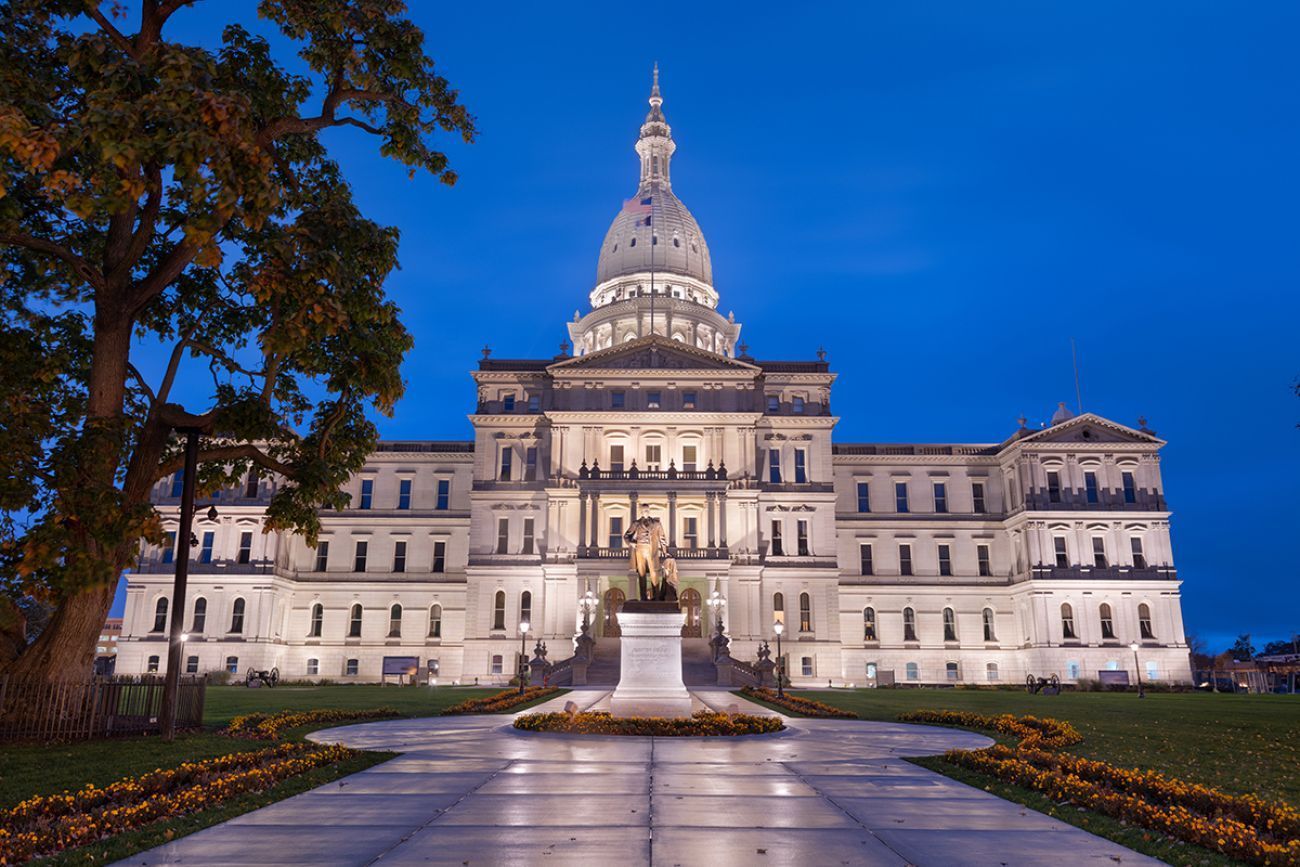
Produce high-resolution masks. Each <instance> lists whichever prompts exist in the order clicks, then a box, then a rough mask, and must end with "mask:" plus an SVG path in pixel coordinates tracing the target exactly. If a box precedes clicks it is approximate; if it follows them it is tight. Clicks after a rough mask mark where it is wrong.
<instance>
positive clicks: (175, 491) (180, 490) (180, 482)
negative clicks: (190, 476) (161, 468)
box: [171, 473, 185, 498]
mask: <svg viewBox="0 0 1300 867" xmlns="http://www.w3.org/2000/svg"><path fill="white" fill-rule="evenodd" d="M184 493H185V474H184V473H176V474H175V475H173V476H172V490H171V496H172V497H175V498H179V497H180V496H181V495H182V494H184Z"/></svg>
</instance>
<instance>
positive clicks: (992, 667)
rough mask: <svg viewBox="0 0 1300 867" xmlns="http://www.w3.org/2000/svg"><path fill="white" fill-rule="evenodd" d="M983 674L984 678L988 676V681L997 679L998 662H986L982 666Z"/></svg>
mask: <svg viewBox="0 0 1300 867" xmlns="http://www.w3.org/2000/svg"><path fill="white" fill-rule="evenodd" d="M984 676H985V677H986V678H988V680H989V681H990V682H992V681H995V680H997V679H998V664H997V663H996V662H990V663H987V664H986V665H985V666H984Z"/></svg>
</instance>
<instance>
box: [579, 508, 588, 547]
mask: <svg viewBox="0 0 1300 867" xmlns="http://www.w3.org/2000/svg"><path fill="white" fill-rule="evenodd" d="M585 547H587V495H586V494H578V550H579V551H581V550H582V549H583V548H585Z"/></svg>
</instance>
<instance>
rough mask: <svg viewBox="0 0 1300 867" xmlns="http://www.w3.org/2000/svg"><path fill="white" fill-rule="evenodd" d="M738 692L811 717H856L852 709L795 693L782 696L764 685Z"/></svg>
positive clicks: (749, 687)
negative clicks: (845, 708) (848, 709)
mask: <svg viewBox="0 0 1300 867" xmlns="http://www.w3.org/2000/svg"><path fill="white" fill-rule="evenodd" d="M740 694H741V695H743V696H747V697H749V698H756V699H759V700H760V701H765V702H767V703H768V704H774V705H776V706H777V707H783V708H785V709H786V710H791V711H794V712H795V713H798V714H803V715H804V716H811V717H823V718H829V719H857V718H858V715H857V714H855V713H853V712H852V711H847V710H843V709H842V708H838V707H833V706H832V705H829V704H826V703H825V702H820V701H814V700H813V699H811V698H800V697H799V696H796V695H790V694H789V693H786V694H785V695H784V696H780V695H777V693H776V690H774V689H769V688H768V687H766V686H763V687H758V688H754V687H752V686H742V687H741V688H740Z"/></svg>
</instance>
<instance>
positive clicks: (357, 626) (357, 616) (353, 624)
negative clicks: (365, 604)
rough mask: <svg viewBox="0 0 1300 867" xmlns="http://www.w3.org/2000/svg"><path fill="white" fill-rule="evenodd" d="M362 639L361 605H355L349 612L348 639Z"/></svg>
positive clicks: (358, 603)
mask: <svg viewBox="0 0 1300 867" xmlns="http://www.w3.org/2000/svg"><path fill="white" fill-rule="evenodd" d="M360 637H361V603H360V602H357V603H354V604H353V606H352V610H351V611H350V612H348V638H360Z"/></svg>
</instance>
